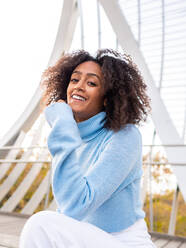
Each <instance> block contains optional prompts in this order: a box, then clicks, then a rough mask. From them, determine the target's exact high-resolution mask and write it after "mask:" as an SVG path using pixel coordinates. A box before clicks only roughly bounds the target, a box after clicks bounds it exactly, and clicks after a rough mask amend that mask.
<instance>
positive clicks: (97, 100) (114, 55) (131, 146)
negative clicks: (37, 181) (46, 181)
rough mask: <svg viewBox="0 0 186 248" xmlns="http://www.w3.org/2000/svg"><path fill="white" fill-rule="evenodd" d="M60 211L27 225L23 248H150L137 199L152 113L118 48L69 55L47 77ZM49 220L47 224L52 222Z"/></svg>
mask: <svg viewBox="0 0 186 248" xmlns="http://www.w3.org/2000/svg"><path fill="white" fill-rule="evenodd" d="M41 86H45V91H44V94H43V97H42V99H41V107H42V108H43V106H44V107H45V109H44V113H45V117H46V120H47V122H48V124H49V125H50V127H51V132H50V134H49V136H48V139H47V143H48V149H49V151H50V153H51V156H52V189H53V194H54V198H55V200H56V203H57V206H58V209H57V211H56V212H52V211H42V212H39V213H36V214H34V215H33V216H32V217H31V218H29V220H28V221H27V223H26V225H25V226H24V228H23V231H22V234H21V241H20V248H23V247H26V248H39V247H46V248H54V247H55V248H56V247H59V248H62V247H86V248H95V247H100V248H101V247H107V248H123V247H126V248H127V247H128V248H134V247H135V248H136V247H139V248H150V247H151V248H152V247H155V246H154V245H153V243H152V241H151V239H150V235H149V234H148V231H147V226H146V223H145V221H144V217H145V213H144V211H143V210H142V205H141V200H140V180H141V176H142V137H141V133H140V131H139V129H138V128H137V126H136V125H135V124H139V123H140V122H141V121H142V120H145V118H146V117H147V113H148V111H149V110H150V104H149V101H150V99H149V98H148V96H147V95H146V84H145V83H144V82H143V79H142V77H141V76H140V73H139V72H138V70H137V68H136V66H135V65H134V64H133V63H132V61H131V59H130V58H129V57H127V56H126V55H121V54H119V53H118V52H116V51H113V50H108V49H106V50H99V51H98V52H97V55H96V56H95V57H93V56H91V55H90V54H89V53H88V52H86V51H83V50H81V51H77V52H75V53H72V54H66V55H65V56H64V57H62V58H61V59H60V60H59V61H58V62H57V63H56V65H54V66H53V67H49V68H48V69H47V70H46V71H45V72H44V74H43V80H42V82H41ZM48 223H50V224H48Z"/></svg>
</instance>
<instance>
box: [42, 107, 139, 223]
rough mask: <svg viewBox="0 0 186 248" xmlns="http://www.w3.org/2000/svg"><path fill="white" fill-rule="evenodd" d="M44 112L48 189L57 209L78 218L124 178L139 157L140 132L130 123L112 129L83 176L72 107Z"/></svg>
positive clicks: (110, 193) (49, 108)
mask: <svg viewBox="0 0 186 248" xmlns="http://www.w3.org/2000/svg"><path fill="white" fill-rule="evenodd" d="M44 113H45V118H46V120H47V122H48V123H49V125H50V127H51V132H50V133H49V136H48V138H47V144H48V149H49V151H50V153H51V155H52V188H53V194H54V197H55V200H56V202H57V205H58V209H59V210H60V211H61V212H63V213H64V214H66V215H68V216H71V217H73V218H75V219H77V220H82V219H84V218H85V217H87V216H88V215H89V214H91V213H93V212H94V211H95V210H96V209H97V208H99V206H101V205H102V204H103V203H104V202H105V201H106V200H108V199H109V198H110V196H111V195H112V193H113V192H114V191H115V190H116V189H117V188H118V187H119V185H120V184H121V183H122V182H123V181H124V180H126V179H127V177H128V175H129V173H130V172H131V170H132V169H133V168H134V166H135V164H136V161H137V160H138V158H139V152H140V146H141V134H140V132H139V131H138V129H137V128H136V127H133V126H131V128H129V129H128V130H127V131H126V130H125V131H124V129H123V130H121V131H119V132H116V133H115V134H114V135H113V136H112V137H111V139H110V140H109V142H107V143H106V144H105V146H104V148H103V150H102V152H101V154H100V156H99V158H98V160H97V161H96V162H95V164H94V165H93V166H92V168H91V169H90V170H88V172H87V173H86V175H84V174H82V173H81V171H80V166H81V165H80V164H78V163H80V162H78V160H77V157H76V153H75V149H76V148H78V147H79V146H80V145H81V144H82V142H83V141H82V139H81V137H80V134H79V130H78V127H77V123H76V122H75V120H74V118H73V113H72V109H71V108H70V106H69V105H68V104H66V103H61V102H60V103H54V104H51V105H49V106H48V107H46V108H45V111H44Z"/></svg>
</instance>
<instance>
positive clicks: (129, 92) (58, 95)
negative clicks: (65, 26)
mask: <svg viewBox="0 0 186 248" xmlns="http://www.w3.org/2000/svg"><path fill="white" fill-rule="evenodd" d="M86 61H94V62H96V63H97V64H99V65H100V67H101V70H102V73H103V77H104V82H103V84H104V85H103V86H104V92H105V99H106V106H105V107H104V109H103V111H105V112H106V121H105V124H104V127H105V128H107V129H111V130H113V131H118V130H120V129H121V128H122V127H124V126H125V125H126V124H128V123H132V124H140V122H141V121H146V119H147V116H148V113H149V112H150V111H151V107H150V101H151V99H150V98H149V97H148V95H147V94H146V90H147V85H146V84H145V83H144V81H143V78H142V76H141V74H140V72H139V70H138V69H137V66H136V65H135V64H134V63H133V62H132V60H131V57H130V56H129V55H126V54H121V53H119V52H117V51H114V50H113V49H100V50H98V51H97V53H96V55H95V56H92V55H90V53H88V52H87V51H84V50H78V51H75V52H72V53H67V54H65V55H63V56H62V57H61V58H60V59H59V60H58V61H57V62H56V64H55V65H54V66H50V67H48V68H47V69H46V70H45V71H44V72H43V74H42V80H41V83H40V86H41V88H42V89H43V93H42V97H41V101H40V111H42V110H43V108H44V107H46V106H48V105H49V104H50V103H51V102H57V101H58V100H59V99H62V100H65V101H67V87H68V84H69V82H70V77H71V74H72V72H73V70H74V69H75V68H76V67H77V66H78V65H79V64H81V63H83V62H86Z"/></svg>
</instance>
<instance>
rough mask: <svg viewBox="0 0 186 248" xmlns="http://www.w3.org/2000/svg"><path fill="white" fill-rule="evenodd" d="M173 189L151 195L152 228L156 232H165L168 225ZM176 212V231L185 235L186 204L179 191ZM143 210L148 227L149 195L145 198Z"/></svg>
mask: <svg viewBox="0 0 186 248" xmlns="http://www.w3.org/2000/svg"><path fill="white" fill-rule="evenodd" d="M173 194H174V192H173V191H171V192H170V191H168V192H167V193H166V194H164V195H160V194H155V195H154V196H153V215H154V219H153V222H154V223H153V230H154V231H156V232H161V233H167V232H168V227H169V220H170V214H171V209H172V199H173ZM178 201H179V203H178V212H177V219H176V231H175V234H176V235H178V236H186V204H185V202H184V200H183V197H182V195H181V193H180V194H179V198H178ZM144 210H145V212H146V218H145V219H146V222H147V225H148V228H149V229H150V219H149V195H148V196H147V198H146V201H145V205H144Z"/></svg>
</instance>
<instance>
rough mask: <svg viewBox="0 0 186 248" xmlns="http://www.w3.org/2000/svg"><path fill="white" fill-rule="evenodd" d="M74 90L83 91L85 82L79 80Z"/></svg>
mask: <svg viewBox="0 0 186 248" xmlns="http://www.w3.org/2000/svg"><path fill="white" fill-rule="evenodd" d="M74 88H75V89H77V90H82V91H84V90H85V80H83V79H81V80H79V81H78V83H77V84H76V85H75V87H74Z"/></svg>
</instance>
